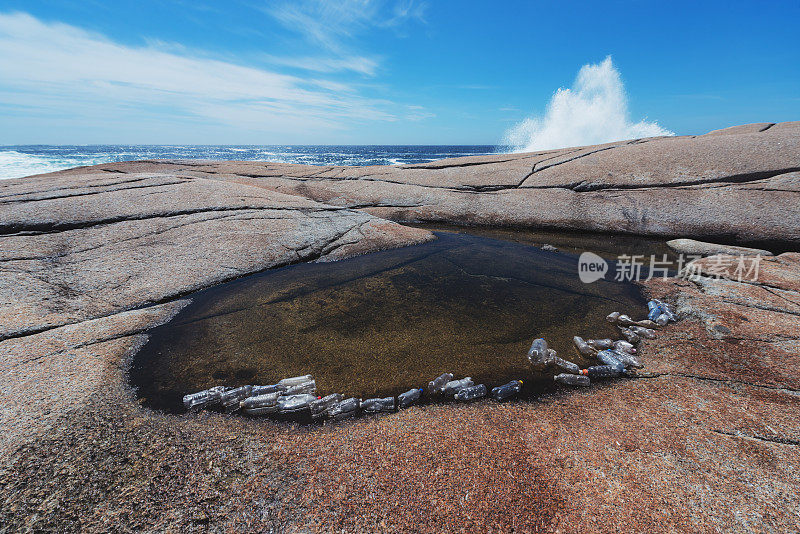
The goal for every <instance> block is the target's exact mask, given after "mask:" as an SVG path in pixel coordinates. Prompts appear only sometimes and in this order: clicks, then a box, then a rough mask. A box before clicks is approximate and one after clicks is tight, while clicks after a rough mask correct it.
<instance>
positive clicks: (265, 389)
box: [251, 384, 286, 397]
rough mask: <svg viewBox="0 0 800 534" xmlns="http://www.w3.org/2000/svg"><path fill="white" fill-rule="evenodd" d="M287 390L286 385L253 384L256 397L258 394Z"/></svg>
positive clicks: (253, 392)
mask: <svg viewBox="0 0 800 534" xmlns="http://www.w3.org/2000/svg"><path fill="white" fill-rule="evenodd" d="M284 391H286V387H285V386H280V385H278V384H272V385H271V386H253V391H252V392H251V394H252V395H253V396H254V397H255V396H257V395H266V394H268V393H282V392H284Z"/></svg>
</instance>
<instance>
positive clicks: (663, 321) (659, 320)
mask: <svg viewBox="0 0 800 534" xmlns="http://www.w3.org/2000/svg"><path fill="white" fill-rule="evenodd" d="M655 321H656V324H657V325H658V326H666V325H667V323H668V322H669V317H668V316H667V314H666V313H662V314H659V316H658V317H656V319H655Z"/></svg>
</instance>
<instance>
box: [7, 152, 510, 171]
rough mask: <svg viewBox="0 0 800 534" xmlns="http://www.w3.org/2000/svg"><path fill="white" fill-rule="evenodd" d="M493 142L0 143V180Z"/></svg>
mask: <svg viewBox="0 0 800 534" xmlns="http://www.w3.org/2000/svg"><path fill="white" fill-rule="evenodd" d="M505 148H506V147H498V146H493V145H452V146H450V145H430V146H427V145H361V146H359V145H343V146H334V145H305V146H303V145H240V146H236V145H74V146H70V145H57V146H54V145H17V146H0V179H8V178H20V177H23V176H30V175H32V174H42V173H46V172H54V171H59V170H62V169H69V168H71V167H77V166H82V165H97V164H100V163H111V162H117V161H131V160H140V159H211V160H250V161H274V162H279V163H302V164H306V165H357V166H362V165H401V164H405V163H426V162H429V161H434V160H438V159H444V158H455V157H459V156H475V155H482V154H497V153H500V152H505V151H506V150H505Z"/></svg>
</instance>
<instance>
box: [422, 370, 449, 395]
mask: <svg viewBox="0 0 800 534" xmlns="http://www.w3.org/2000/svg"><path fill="white" fill-rule="evenodd" d="M452 379H453V373H444V374H441V375H439V376H437V377H436V378H434V379H433V380H431V381H430V382H428V391H429V392H430V393H438V392H440V391H442V388H443V387H444V386H445V384H447V383H448V382H450V381H451V380H452Z"/></svg>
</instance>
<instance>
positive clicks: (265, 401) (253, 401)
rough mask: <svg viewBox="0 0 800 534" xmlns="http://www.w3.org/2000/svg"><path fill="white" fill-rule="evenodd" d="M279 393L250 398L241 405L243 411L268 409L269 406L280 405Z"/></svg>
mask: <svg viewBox="0 0 800 534" xmlns="http://www.w3.org/2000/svg"><path fill="white" fill-rule="evenodd" d="M279 395H280V394H279V393H266V394H264V395H257V396H255V397H248V398H246V399H244V400H243V401H241V402H240V403H239V405H240V406H241V407H242V409H243V410H250V409H253V408H266V407H268V406H275V405H276V404H277V403H278V396H279Z"/></svg>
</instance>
